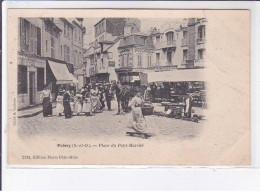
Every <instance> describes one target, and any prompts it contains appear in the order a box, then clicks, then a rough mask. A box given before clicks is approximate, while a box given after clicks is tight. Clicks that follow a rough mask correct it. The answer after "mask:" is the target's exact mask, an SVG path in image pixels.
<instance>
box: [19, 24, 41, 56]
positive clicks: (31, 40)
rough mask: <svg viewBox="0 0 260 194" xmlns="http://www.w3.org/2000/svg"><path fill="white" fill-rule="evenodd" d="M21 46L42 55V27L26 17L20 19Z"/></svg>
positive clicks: (24, 49) (25, 49)
mask: <svg viewBox="0 0 260 194" xmlns="http://www.w3.org/2000/svg"><path fill="white" fill-rule="evenodd" d="M20 48H21V50H22V51H26V52H30V53H32V54H36V55H41V29H40V28H39V27H37V26H35V25H33V24H31V23H30V22H29V21H27V20H25V19H21V20H20Z"/></svg>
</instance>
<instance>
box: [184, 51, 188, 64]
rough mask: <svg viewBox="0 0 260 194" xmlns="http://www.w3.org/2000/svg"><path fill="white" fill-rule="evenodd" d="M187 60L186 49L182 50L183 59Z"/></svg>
mask: <svg viewBox="0 0 260 194" xmlns="http://www.w3.org/2000/svg"><path fill="white" fill-rule="evenodd" d="M185 60H188V50H183V61H185Z"/></svg>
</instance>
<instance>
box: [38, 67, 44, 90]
mask: <svg viewBox="0 0 260 194" xmlns="http://www.w3.org/2000/svg"><path fill="white" fill-rule="evenodd" d="M43 89H44V68H37V91H42V90H43Z"/></svg>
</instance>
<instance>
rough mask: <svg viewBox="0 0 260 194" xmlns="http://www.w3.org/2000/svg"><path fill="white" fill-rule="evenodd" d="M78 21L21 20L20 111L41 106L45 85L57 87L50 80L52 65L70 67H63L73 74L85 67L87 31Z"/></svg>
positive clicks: (59, 19)
mask: <svg viewBox="0 0 260 194" xmlns="http://www.w3.org/2000/svg"><path fill="white" fill-rule="evenodd" d="M76 20H77V21H78V19H72V21H71V22H70V21H68V20H67V19H65V18H20V19H19V29H20V31H19V32H20V33H19V36H18V38H19V41H18V42H19V49H18V80H17V82H18V85H17V86H18V108H24V107H28V106H31V105H35V104H40V103H41V102H40V94H41V91H42V90H43V88H44V85H45V84H52V83H53V80H51V79H50V77H53V75H52V74H53V72H52V70H51V68H50V65H49V61H53V62H55V63H58V64H66V66H63V65H61V66H63V67H65V68H67V70H68V72H70V73H73V72H74V69H77V68H80V67H83V35H84V33H85V28H84V27H82V24H80V21H78V22H79V24H76V23H75V22H74V23H73V21H76ZM79 20H80V19H79ZM75 26H77V28H78V29H80V30H81V31H80V33H79V32H78V33H79V34H80V36H81V38H80V39H78V41H77V42H76V41H74V40H73V34H74V32H75V30H74V29H75ZM74 48H77V49H76V50H77V51H78V53H79V55H77V56H75V52H74ZM67 70H66V72H67ZM67 76H68V77H69V76H71V75H67ZM67 79H69V78H67ZM70 80H72V79H71V78H70ZM53 85H56V83H53Z"/></svg>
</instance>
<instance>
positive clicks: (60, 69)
mask: <svg viewBox="0 0 260 194" xmlns="http://www.w3.org/2000/svg"><path fill="white" fill-rule="evenodd" d="M48 63H49V65H50V68H51V70H52V73H53V74H54V76H55V78H56V80H57V82H56V84H69V83H73V81H72V78H71V76H70V72H69V70H68V68H67V66H66V64H64V63H57V62H54V61H50V60H48Z"/></svg>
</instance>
